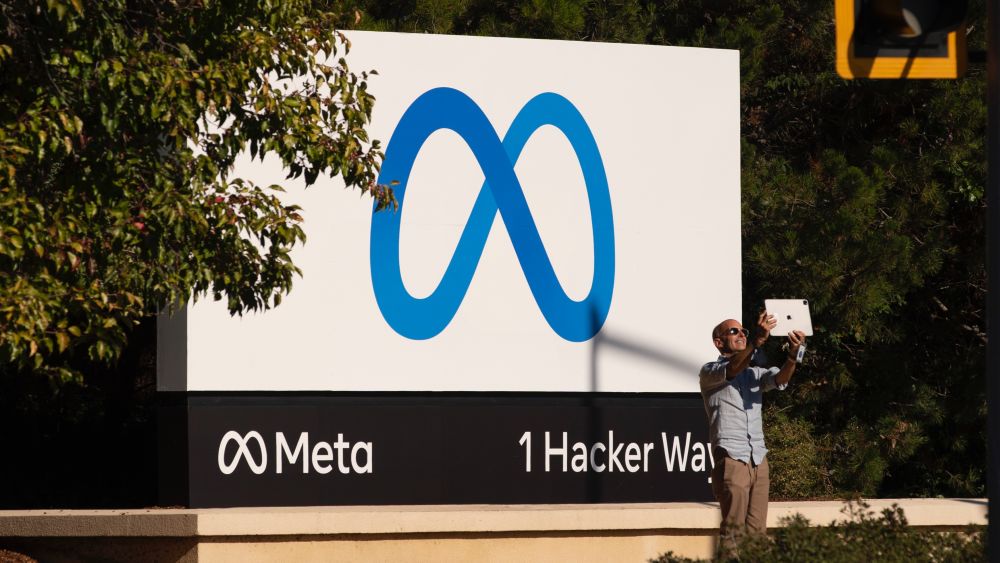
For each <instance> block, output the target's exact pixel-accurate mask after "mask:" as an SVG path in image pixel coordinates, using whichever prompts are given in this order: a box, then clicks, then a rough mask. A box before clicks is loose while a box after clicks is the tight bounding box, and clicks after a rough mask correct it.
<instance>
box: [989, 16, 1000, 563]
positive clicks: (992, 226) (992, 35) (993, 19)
mask: <svg viewBox="0 0 1000 563" xmlns="http://www.w3.org/2000/svg"><path fill="white" fill-rule="evenodd" d="M988 4H989V7H988V9H987V10H988V11H987V18H988V22H987V24H986V30H987V32H988V34H989V35H988V37H987V38H986V41H987V47H986V48H987V49H988V53H987V58H986V77H987V78H986V81H987V87H986V97H987V101H986V104H987V110H988V114H989V117H988V119H987V122H988V123H987V127H988V128H989V131H988V133H987V143H986V150H987V152H988V156H987V160H986V162H987V166H988V167H989V168H988V171H987V180H986V206H987V207H986V273H987V278H988V280H989V281H988V282H987V291H986V334H987V335H988V340H987V342H986V389H987V391H986V434H987V436H988V438H987V451H988V452H989V453H988V456H989V459H988V460H987V463H986V494H987V497H988V499H989V501H988V502H989V504H988V507H987V508H988V510H989V521H988V523H987V530H986V541H987V550H988V552H989V560H990V561H993V562H998V563H1000V517H998V516H1000V498H998V496H997V495H1000V381H997V376H998V374H1000V244H996V242H997V241H1000V83H998V80H1000V45H998V44H997V41H998V40H1000V0H989V1H988ZM994 329H995V330H996V332H997V335H998V336H996V337H994V334H993V333H994Z"/></svg>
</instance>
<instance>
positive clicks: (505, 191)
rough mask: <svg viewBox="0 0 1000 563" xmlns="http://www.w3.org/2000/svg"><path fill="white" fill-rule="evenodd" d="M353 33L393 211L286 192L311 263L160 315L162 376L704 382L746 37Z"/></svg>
mask: <svg viewBox="0 0 1000 563" xmlns="http://www.w3.org/2000/svg"><path fill="white" fill-rule="evenodd" d="M349 38H350V40H351V42H352V44H353V47H352V50H351V52H350V54H349V56H348V61H349V63H350V64H351V67H352V69H354V70H355V71H360V70H365V69H376V70H377V71H378V73H379V74H378V75H377V76H373V77H372V78H371V79H370V81H369V85H370V86H369V87H370V91H371V92H372V93H373V94H374V95H375V96H376V99H377V102H376V105H375V110H374V115H373V120H372V125H371V133H372V137H373V138H377V139H380V140H382V142H383V144H386V143H388V147H387V157H386V163H385V165H384V167H383V178H382V180H383V181H389V180H401V181H403V184H402V186H401V187H402V188H404V189H405V191H404V192H403V193H404V194H405V196H404V199H403V204H402V206H401V208H400V212H399V213H398V214H397V216H396V217H394V218H393V217H391V216H387V217H376V219H375V220H374V221H373V218H372V202H371V200H370V199H369V198H366V197H359V195H358V193H357V192H355V191H350V190H345V189H344V188H343V185H342V183H341V182H339V181H338V180H336V179H326V180H323V179H320V181H319V182H318V183H317V185H315V186H313V187H310V188H309V189H302V188H301V187H293V188H292V189H291V190H290V193H289V194H288V197H287V198H286V199H287V200H288V201H289V202H290V203H297V204H299V205H301V206H302V207H303V209H304V212H303V216H304V217H305V223H304V227H305V230H306V233H307V236H308V242H307V243H306V244H305V245H304V246H303V247H301V248H298V249H296V250H295V251H294V252H293V259H294V260H295V262H296V264H297V265H298V266H299V267H300V268H301V269H302V271H303V276H302V278H301V279H297V280H296V282H295V286H294V288H293V290H292V292H291V294H290V295H288V296H287V297H286V298H285V299H284V300H283V302H282V304H281V306H280V307H278V308H277V309H274V310H271V311H268V312H265V313H258V314H248V315H245V316H243V317H242V318H241V317H230V316H229V314H228V312H227V311H226V307H225V304H224V303H223V302H212V301H211V300H210V299H207V300H206V299H203V300H201V301H199V302H198V303H197V304H195V305H193V306H190V307H189V308H188V310H187V311H186V312H184V313H183V314H179V315H175V316H174V317H173V318H171V319H161V322H160V333H159V354H158V356H159V378H158V388H159V389H160V390H165V391H170V390H175V391H184V390H205V391H245V390H257V391H291V390H300V391H560V392H577V391H623V392H695V391H697V390H698V377H697V371H698V366H699V365H700V364H702V363H703V362H706V361H709V360H711V359H713V358H714V357H715V356H716V353H715V349H714V348H713V346H712V343H711V339H710V332H711V329H712V327H713V326H714V325H715V324H716V323H718V322H719V321H721V320H722V319H724V318H728V317H738V316H739V314H740V310H741V286H740V275H741V263H740V156H739V134H740V127H739V119H740V115H739V54H738V52H736V51H726V50H709V49H692V48H679V47H652V46H638V45H616V44H602V43H577V42H562V41H538V40H521V39H493V38H481V37H458V36H435V35H408V34H391V33H368V32H365V33H362V32H353V33H350V34H349ZM540 95H541V96H540ZM417 102H419V103H417ZM408 109H409V110H411V111H410V113H409V114H407V110H408ZM404 114H407V117H406V119H405V120H404ZM403 121H405V122H406V123H403ZM484 124H486V125H488V127H487V126H484ZM406 145H410V146H411V147H410V148H411V149H412V150H411V153H412V154H407V151H406ZM413 151H416V152H413ZM504 151H506V152H504ZM505 157H506V158H505ZM411 165H412V168H410V166H411ZM407 170H408V171H409V174H408V177H393V178H389V177H386V175H387V174H388V175H396V176H403V175H405V172H406V171H407ZM484 171H485V172H484ZM236 174H237V175H238V176H241V177H246V178H251V179H253V180H254V181H256V182H257V183H259V184H263V185H267V184H270V183H286V182H285V180H284V177H285V174H284V172H283V171H282V170H281V168H280V166H279V165H278V163H277V162H275V161H270V160H269V161H265V162H263V163H261V162H259V161H256V162H251V161H250V160H249V158H246V159H245V160H244V161H242V162H241V163H240V164H239V165H238V167H237V170H236ZM477 202H478V203H477ZM380 215H381V214H380ZM393 223H395V225H396V226H395V228H397V229H398V231H397V232H393V227H392V224H393ZM463 233H465V234H464V235H463ZM373 240H374V241H375V243H376V248H375V249H374V252H372V250H373V249H372V241H373ZM393 241H398V248H393V244H394V242H393ZM539 249H542V252H541V253H539ZM397 253H398V254H397ZM477 257H478V260H475V258H477ZM394 264H395V265H394ZM373 265H375V268H374V270H373ZM394 268H398V274H397V275H396V276H395V278H394V277H393V275H392V272H393V270H394ZM595 331H596V335H594V336H593V337H591V336H590V335H591V334H593V333H594V332H595Z"/></svg>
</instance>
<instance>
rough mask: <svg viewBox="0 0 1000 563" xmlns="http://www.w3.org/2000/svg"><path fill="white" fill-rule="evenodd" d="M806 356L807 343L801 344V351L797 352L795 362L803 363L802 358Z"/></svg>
mask: <svg viewBox="0 0 1000 563" xmlns="http://www.w3.org/2000/svg"><path fill="white" fill-rule="evenodd" d="M805 356H806V345H805V343H802V344H799V351H798V353H797V354H795V363H797V364H801V363H802V358H804V357H805Z"/></svg>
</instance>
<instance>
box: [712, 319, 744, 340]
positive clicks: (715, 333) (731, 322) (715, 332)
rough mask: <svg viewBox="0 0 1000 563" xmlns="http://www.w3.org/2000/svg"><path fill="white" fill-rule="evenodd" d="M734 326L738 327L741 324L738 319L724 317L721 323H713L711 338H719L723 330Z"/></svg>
mask: <svg viewBox="0 0 1000 563" xmlns="http://www.w3.org/2000/svg"><path fill="white" fill-rule="evenodd" d="M734 326H735V327H737V328H740V327H742V326H743V324H742V323H740V321H737V320H736V319H726V320H724V321H722V322H721V323H719V324H717V325H715V328H713V329H712V340H715V339H716V338H721V337H722V333H723V331H726V330H729V329H730V328H732V327H734Z"/></svg>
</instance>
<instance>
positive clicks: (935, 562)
mask: <svg viewBox="0 0 1000 563" xmlns="http://www.w3.org/2000/svg"><path fill="white" fill-rule="evenodd" d="M845 511H846V512H847V515H848V518H847V519H845V520H843V521H840V522H835V523H833V524H830V525H827V526H813V525H811V524H810V523H809V520H807V519H806V518H804V517H802V515H799V514H797V515H795V516H793V517H791V518H785V519H783V520H782V525H781V527H780V528H777V529H776V530H774V531H772V532H771V534H770V536H748V537H747V538H745V539H744V540H743V541H742V542H741V543H740V545H739V548H738V554H737V555H738V556H733V557H731V558H726V557H719V558H716V559H713V560H712V561H729V560H732V561H773V562H775V563H781V562H786V561H787V562H789V563H792V562H797V561H824V562H829V563H838V562H843V563H854V562H855V561H879V562H885V563H924V562H926V563H946V562H954V563H964V562H966V561H985V560H986V544H985V539H986V534H985V530H983V529H980V528H971V527H970V529H969V530H967V531H965V532H938V531H918V530H915V529H914V528H911V527H909V526H908V525H907V521H906V516H905V515H904V514H903V509H902V508H900V507H899V506H896V505H893V508H891V509H890V508H887V509H885V510H883V511H882V514H881V515H878V516H876V515H875V514H874V513H873V512H872V511H871V510H869V509H868V507H867V506H866V505H864V504H861V505H848V507H847V508H846V509H845ZM694 561H705V560H693V559H689V558H686V557H678V556H676V555H674V554H673V553H672V552H671V553H667V554H664V555H662V556H660V557H658V558H657V559H654V560H651V563H693V562H694Z"/></svg>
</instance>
